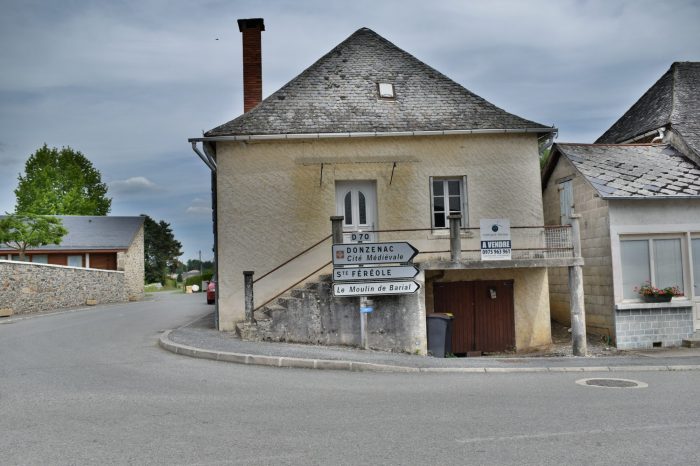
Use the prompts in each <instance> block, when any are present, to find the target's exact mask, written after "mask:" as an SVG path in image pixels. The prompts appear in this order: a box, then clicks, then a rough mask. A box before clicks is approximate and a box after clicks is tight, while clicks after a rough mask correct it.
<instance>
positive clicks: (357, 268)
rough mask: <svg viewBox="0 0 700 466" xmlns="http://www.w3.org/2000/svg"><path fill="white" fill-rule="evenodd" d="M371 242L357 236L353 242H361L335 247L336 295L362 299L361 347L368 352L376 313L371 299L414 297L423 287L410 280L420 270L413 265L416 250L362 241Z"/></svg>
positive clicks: (402, 246)
mask: <svg viewBox="0 0 700 466" xmlns="http://www.w3.org/2000/svg"><path fill="white" fill-rule="evenodd" d="M334 239H335V238H334ZM368 239H370V238H369V236H360V235H356V236H355V235H354V236H353V237H352V240H353V241H358V242H356V243H349V244H346V243H343V244H334V245H333V247H332V257H333V296H357V297H359V298H360V344H361V346H362V348H364V349H369V341H368V335H367V315H368V314H370V313H371V312H373V311H374V302H373V301H372V300H371V299H370V298H369V296H378V295H397V294H410V293H415V292H416V291H417V290H418V289H419V288H420V285H419V284H418V283H416V282H414V281H413V280H410V279H411V278H413V277H415V276H416V275H418V268H416V267H415V266H414V265H413V264H411V263H410V262H411V260H412V259H413V258H414V257H416V255H417V254H418V250H417V249H416V248H414V247H413V246H412V245H410V244H409V243H406V242H395V243H363V242H362V240H368ZM383 264H398V265H383Z"/></svg>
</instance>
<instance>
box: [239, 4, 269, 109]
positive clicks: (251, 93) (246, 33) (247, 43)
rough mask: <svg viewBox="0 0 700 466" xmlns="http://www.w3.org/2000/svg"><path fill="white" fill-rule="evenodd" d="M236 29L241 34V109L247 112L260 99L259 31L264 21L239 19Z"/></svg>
mask: <svg viewBox="0 0 700 466" xmlns="http://www.w3.org/2000/svg"><path fill="white" fill-rule="evenodd" d="M238 29H239V30H240V31H241V33H242V34H243V111H244V112H247V111H248V110H250V109H251V108H253V107H255V106H256V105H258V104H259V103H260V102H261V101H262V49H261V46H260V36H261V34H260V33H261V32H262V31H264V30H265V23H264V22H263V19H262V18H249V19H239V20H238Z"/></svg>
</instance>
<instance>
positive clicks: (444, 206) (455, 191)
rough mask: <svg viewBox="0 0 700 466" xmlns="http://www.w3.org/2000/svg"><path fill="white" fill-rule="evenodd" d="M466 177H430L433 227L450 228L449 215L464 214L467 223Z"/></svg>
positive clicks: (464, 220) (463, 218) (464, 221)
mask: <svg viewBox="0 0 700 466" xmlns="http://www.w3.org/2000/svg"><path fill="white" fill-rule="evenodd" d="M466 207H467V202H466V177H455V178H438V177H431V178H430V210H431V217H432V218H431V224H432V227H433V228H448V227H449V226H450V224H449V221H448V220H447V217H448V216H449V215H457V214H461V215H462V226H465V225H467V208H466Z"/></svg>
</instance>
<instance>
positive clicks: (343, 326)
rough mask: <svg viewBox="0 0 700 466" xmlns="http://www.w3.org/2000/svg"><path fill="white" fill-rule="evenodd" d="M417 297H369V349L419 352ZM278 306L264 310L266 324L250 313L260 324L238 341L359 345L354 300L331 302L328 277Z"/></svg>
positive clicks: (257, 315) (309, 285)
mask: <svg viewBox="0 0 700 466" xmlns="http://www.w3.org/2000/svg"><path fill="white" fill-rule="evenodd" d="M418 296H419V295H418V294H417V293H416V294H412V295H398V296H373V297H372V299H373V301H374V308H375V309H376V310H375V312H373V313H371V314H370V315H369V317H368V319H367V335H368V336H367V340H368V344H369V347H370V348H372V349H377V350H383V351H393V352H406V353H415V352H416V351H418V352H420V351H421V349H422V348H423V341H424V339H425V337H424V336H423V332H424V329H423V327H422V326H421V318H420V313H419V312H418V301H417V300H418ZM278 303H279V304H277V305H273V306H271V307H270V308H268V309H269V311H267V313H268V315H269V319H267V316H264V315H261V314H260V311H258V312H256V318H258V319H260V320H258V323H257V325H255V326H254V329H252V331H251V332H246V331H245V326H243V327H244V330H243V331H242V332H241V333H242V336H243V338H244V339H257V340H267V341H286V342H295V343H310V344H316V345H318V344H320V345H345V346H359V345H360V344H361V341H360V312H359V308H358V306H359V300H358V298H336V297H334V296H333V292H332V283H331V280H330V276H329V277H328V278H324V279H323V280H321V281H320V282H314V283H310V284H308V285H307V286H306V288H304V289H297V290H294V291H292V294H291V296H289V297H286V298H281V300H280V301H278ZM280 304H281V305H280ZM261 318H264V319H265V320H263V319H261ZM424 318H425V317H423V319H424ZM239 330H240V328H239Z"/></svg>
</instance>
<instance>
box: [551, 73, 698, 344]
mask: <svg viewBox="0 0 700 466" xmlns="http://www.w3.org/2000/svg"><path fill="white" fill-rule="evenodd" d="M699 85H700V63H674V64H673V65H672V66H671V68H670V69H669V70H668V72H667V73H666V74H664V75H663V76H662V77H661V79H659V81H658V82H656V83H655V84H654V85H653V86H652V87H651V88H650V89H649V90H648V91H647V92H646V93H645V94H644V95H643V96H642V97H641V98H640V99H639V100H638V101H637V102H636V103H635V104H634V105H633V106H632V107H631V108H630V110H628V111H627V112H626V113H625V114H624V115H623V116H622V117H621V118H620V119H619V120H618V121H617V122H616V123H615V124H614V125H613V126H612V127H611V128H610V129H608V130H607V131H606V132H605V133H604V134H603V135H602V136H601V137H600V138H599V139H598V141H596V144H555V145H554V147H553V150H552V155H551V157H550V159H549V161H548V164H547V166H546V167H545V169H544V171H543V180H542V186H543V191H544V193H543V200H544V212H545V222H546V223H552V224H566V223H567V222H568V221H569V218H570V215H571V213H572V212H575V213H576V214H579V215H581V216H582V218H581V245H582V250H583V254H582V255H583V258H584V261H585V264H586V265H585V266H584V268H583V271H584V291H585V307H586V314H587V324H588V330H589V331H590V332H592V333H597V334H601V335H604V336H607V337H609V338H610V340H611V341H613V342H615V343H616V345H617V346H618V347H619V348H646V347H653V346H676V345H679V344H681V342H682V341H683V340H684V339H688V338H689V337H690V336H691V335H692V334H693V332H694V331H697V330H698V329H700V314H699V312H698V307H699V306H698V304H699V303H700V288H698V284H699V283H700V166H698V162H700V158H699V157H698V156H699V155H700V152H699V150H700V131H699V129H700V123H699V121H700V97H699V94H698V91H699V89H700V88H699ZM646 281H650V282H651V284H652V285H653V286H655V287H658V288H665V287H669V286H677V287H679V288H680V289H681V290H682V291H683V293H684V296H682V297H677V298H674V299H673V300H672V301H671V302H670V303H647V302H643V300H642V297H641V296H640V295H639V294H638V293H637V292H636V291H635V288H636V287H639V286H641V285H642V284H643V283H644V282H646ZM549 283H550V303H551V308H552V316H553V317H554V318H555V319H557V320H560V321H562V322H567V320H568V315H567V314H568V306H569V303H568V294H567V289H566V277H564V276H563V275H562V273H561V272H560V271H558V270H550V272H549Z"/></svg>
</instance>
